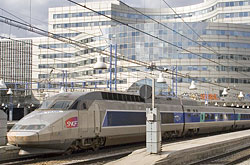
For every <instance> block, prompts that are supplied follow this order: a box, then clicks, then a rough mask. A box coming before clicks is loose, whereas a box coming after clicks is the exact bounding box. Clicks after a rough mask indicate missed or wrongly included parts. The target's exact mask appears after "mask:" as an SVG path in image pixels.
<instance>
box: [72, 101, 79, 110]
mask: <svg viewBox="0 0 250 165" xmlns="http://www.w3.org/2000/svg"><path fill="white" fill-rule="evenodd" d="M77 106H78V101H77V102H75V103H74V105H73V106H72V107H71V108H70V109H77Z"/></svg>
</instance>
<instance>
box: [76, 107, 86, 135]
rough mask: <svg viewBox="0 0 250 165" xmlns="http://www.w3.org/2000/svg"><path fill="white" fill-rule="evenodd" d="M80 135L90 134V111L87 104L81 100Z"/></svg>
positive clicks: (79, 111)
mask: <svg viewBox="0 0 250 165" xmlns="http://www.w3.org/2000/svg"><path fill="white" fill-rule="evenodd" d="M78 116H79V120H78V122H79V137H81V138H82V137H87V136H88V111H87V107H86V104H85V103H84V102H80V105H79V110H78Z"/></svg>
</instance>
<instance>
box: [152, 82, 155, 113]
mask: <svg viewBox="0 0 250 165" xmlns="http://www.w3.org/2000/svg"><path fill="white" fill-rule="evenodd" d="M154 108H155V79H154V78H152V109H154Z"/></svg>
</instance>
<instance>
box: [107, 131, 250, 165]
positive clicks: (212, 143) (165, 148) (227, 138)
mask: <svg viewBox="0 0 250 165" xmlns="http://www.w3.org/2000/svg"><path fill="white" fill-rule="evenodd" d="M248 146H250V130H244V131H238V132H232V133H226V134H220V135H215V136H209V137H203V138H198V139H193V140H186V141H181V142H176V143H171V144H165V145H162V152H161V153H160V154H149V153H148V152H147V151H146V148H145V149H140V150H136V151H134V152H133V153H131V154H130V155H128V156H126V157H124V158H122V159H119V160H116V161H113V162H110V163H107V164H106V165H127V164H136V165H153V164H157V165H158V164H167V165H183V164H189V163H195V162H197V161H199V160H203V159H207V158H209V157H213V156H217V155H220V154H222V153H228V152H232V151H236V150H238V149H242V148H245V147H248Z"/></svg>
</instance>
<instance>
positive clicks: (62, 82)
mask: <svg viewBox="0 0 250 165" xmlns="http://www.w3.org/2000/svg"><path fill="white" fill-rule="evenodd" d="M62 84H63V87H64V70H63V71H62Z"/></svg>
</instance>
